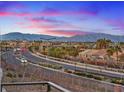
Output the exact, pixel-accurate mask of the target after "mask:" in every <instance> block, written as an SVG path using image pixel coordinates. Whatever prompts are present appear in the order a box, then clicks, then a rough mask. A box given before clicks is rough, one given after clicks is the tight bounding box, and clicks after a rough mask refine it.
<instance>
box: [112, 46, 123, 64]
mask: <svg viewBox="0 0 124 93" xmlns="http://www.w3.org/2000/svg"><path fill="white" fill-rule="evenodd" d="M114 52H115V53H116V57H117V62H118V61H119V60H118V53H119V52H122V49H121V47H120V46H119V45H116V46H114Z"/></svg>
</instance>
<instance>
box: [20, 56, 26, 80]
mask: <svg viewBox="0 0 124 93" xmlns="http://www.w3.org/2000/svg"><path fill="white" fill-rule="evenodd" d="M21 64H22V66H23V67H24V72H23V76H22V81H24V78H25V73H26V66H27V60H26V59H24V58H22V59H21Z"/></svg>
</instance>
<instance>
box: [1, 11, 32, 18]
mask: <svg viewBox="0 0 124 93" xmlns="http://www.w3.org/2000/svg"><path fill="white" fill-rule="evenodd" d="M0 16H2V17H6V16H16V17H24V16H32V14H30V13H16V12H0Z"/></svg>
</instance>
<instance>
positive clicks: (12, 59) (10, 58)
mask: <svg viewBox="0 0 124 93" xmlns="http://www.w3.org/2000/svg"><path fill="white" fill-rule="evenodd" d="M23 56H24V57H25V58H26V59H27V60H29V61H30V62H32V63H40V62H46V63H50V64H59V65H62V66H63V68H65V69H70V70H75V68H76V70H80V71H87V72H92V73H95V74H100V75H105V76H109V77H117V78H120V77H121V78H124V73H118V72H113V71H107V70H100V69H97V68H92V67H86V66H76V67H75V65H74V64H68V63H63V62H60V61H56V60H53V59H48V58H47V59H46V58H44V57H39V56H37V55H35V54H32V53H30V52H25V53H23ZM2 57H3V58H4V59H5V58H7V60H6V62H7V63H12V64H15V65H16V64H18V65H21V63H20V62H19V60H17V59H16V57H15V56H14V54H13V52H12V51H8V52H7V53H6V54H3V55H2Z"/></svg>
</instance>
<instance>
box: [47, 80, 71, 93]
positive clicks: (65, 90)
mask: <svg viewBox="0 0 124 93" xmlns="http://www.w3.org/2000/svg"><path fill="white" fill-rule="evenodd" d="M48 83H49V84H50V86H52V87H54V88H56V89H58V90H60V91H61V92H70V91H69V90H67V89H65V88H63V87H61V86H58V85H57V84H55V83H52V82H48Z"/></svg>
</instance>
